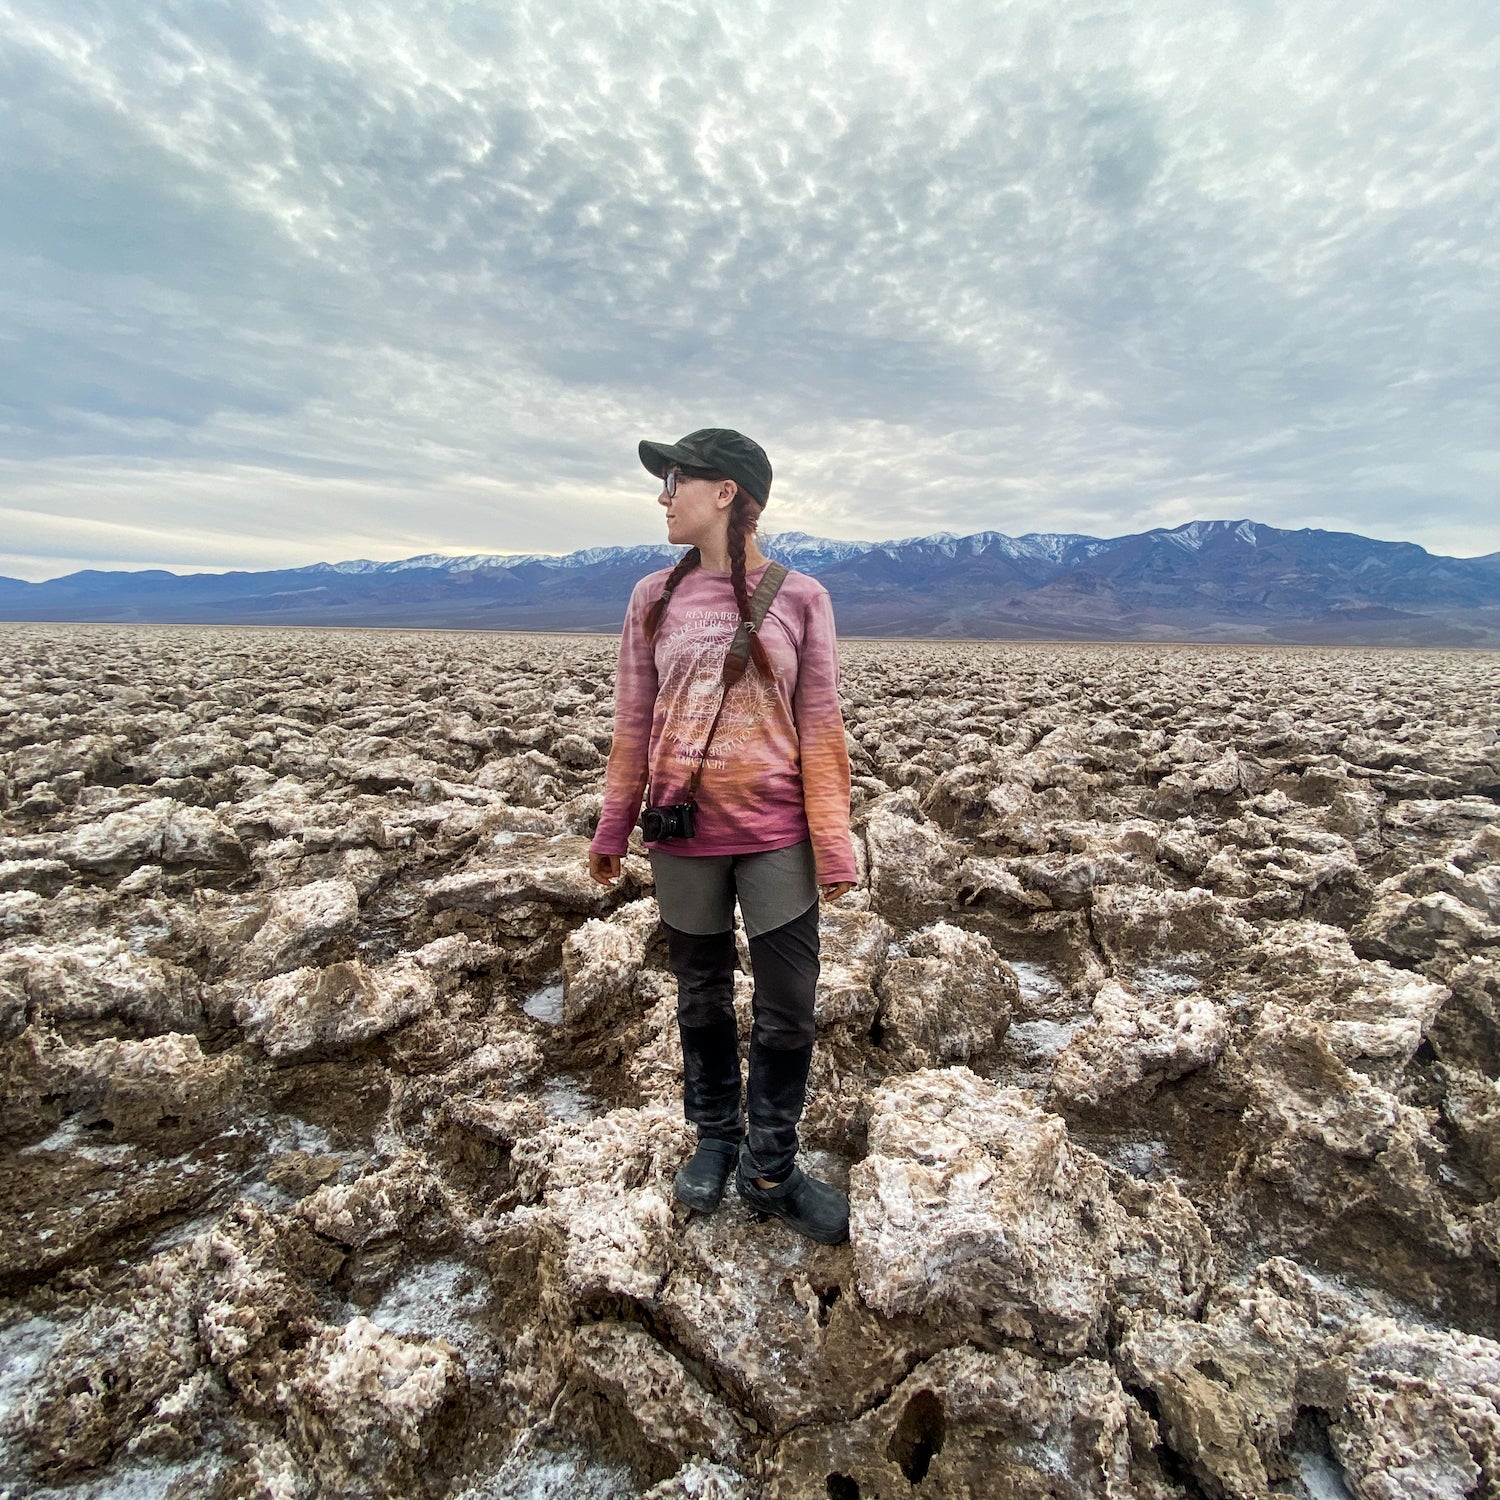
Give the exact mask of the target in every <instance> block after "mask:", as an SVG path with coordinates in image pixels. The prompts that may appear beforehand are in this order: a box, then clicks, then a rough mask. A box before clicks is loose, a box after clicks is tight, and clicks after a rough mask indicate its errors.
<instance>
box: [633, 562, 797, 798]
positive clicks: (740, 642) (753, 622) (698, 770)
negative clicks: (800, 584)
mask: <svg viewBox="0 0 1500 1500" xmlns="http://www.w3.org/2000/svg"><path fill="white" fill-rule="evenodd" d="M789 572H791V569H790V568H788V567H787V566H786V564H785V563H779V562H773V563H772V564H770V566H769V567H767V569H766V571H765V572H764V573H763V574H761V579H760V584H759V586H758V587H757V588H756V590H755V593H754V594H753V595H752V596H751V598H750V618H749V619H748V620H741V621H740V628H739V629H738V630H736V631H735V633H734V639H733V640H732V641H731V642H730V643H729V653H728V655H727V656H725V658H724V674H723V675H724V691H723V692H722V693H721V694H720V695H719V706H718V708H717V709H716V710H715V711H714V718H713V723H712V724H710V725H709V726H708V734H707V736H706V737H705V739H704V741H703V750H702V753H701V754H700V755H699V757H698V764H697V765H696V766H695V767H694V768H693V777H692V780H691V781H689V782H688V789H687V796H686V798H685V799H684V800H686V801H688V802H691V801H692V800H693V798H694V797H695V796H697V793H698V781H699V778H700V777H701V776H702V775H703V767H704V765H705V764H706V763H707V760H708V747H709V745H710V744H711V743H712V742H713V737H714V730H716V729H717V728H718V727H719V715H720V714H722V713H723V712H724V704H725V702H726V700H727V699H728V697H729V689H730V688H732V687H733V686H734V685H735V683H737V682H738V681H739V680H740V678H741V677H743V676H744V675H745V668H746V666H748V665H749V662H750V637H751V635H752V633H753V632H755V631H758V630H759V629H760V628H761V626H762V625H764V624H765V620H766V615H767V613H768V612H769V611H770V608H771V601H772V600H773V599H775V597H776V594H777V591H778V590H779V589H780V588H781V585H782V583H783V582H784V581H785V579H786V576H787V574H788V573H789ZM646 801H647V804H648V805H649V804H650V802H651V795H650V788H649V787H648V788H647V793H646Z"/></svg>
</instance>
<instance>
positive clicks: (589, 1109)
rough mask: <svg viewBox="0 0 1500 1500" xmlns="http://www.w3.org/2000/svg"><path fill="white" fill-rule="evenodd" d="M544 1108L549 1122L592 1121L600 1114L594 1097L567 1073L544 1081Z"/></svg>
mask: <svg viewBox="0 0 1500 1500" xmlns="http://www.w3.org/2000/svg"><path fill="white" fill-rule="evenodd" d="M542 1107H543V1108H544V1109H545V1110H546V1111H547V1118H548V1119H549V1120H592V1119H593V1118H594V1116H595V1115H597V1114H598V1113H599V1106H598V1105H597V1104H596V1103H595V1101H594V1097H593V1095H592V1094H590V1093H589V1092H588V1091H587V1090H586V1089H584V1088H583V1087H582V1085H581V1084H580V1083H579V1082H578V1080H577V1079H576V1078H571V1077H569V1076H568V1075H567V1074H566V1073H555V1074H553V1076H552V1077H551V1078H544V1079H543V1080H542Z"/></svg>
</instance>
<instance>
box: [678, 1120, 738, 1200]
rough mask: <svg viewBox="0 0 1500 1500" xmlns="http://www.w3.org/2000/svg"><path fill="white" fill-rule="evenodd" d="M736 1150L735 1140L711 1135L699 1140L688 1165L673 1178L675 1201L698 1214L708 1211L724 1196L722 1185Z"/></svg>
mask: <svg viewBox="0 0 1500 1500" xmlns="http://www.w3.org/2000/svg"><path fill="white" fill-rule="evenodd" d="M739 1154H740V1144H739V1142H738V1141H720V1140H716V1139H714V1137H713V1136H707V1137H705V1138H704V1139H702V1140H700V1141H699V1142H698V1149H697V1150H696V1151H695V1152H693V1154H692V1156H691V1157H690V1158H689V1160H688V1163H687V1165H686V1166H685V1167H684V1168H683V1169H682V1170H681V1171H680V1172H679V1173H678V1174H677V1176H676V1177H675V1178H673V1180H672V1191H673V1192H674V1193H675V1194H676V1195H677V1201H678V1202H679V1203H685V1204H687V1206H688V1207H689V1208H692V1209H696V1210H697V1211H698V1212H699V1213H700V1214H711V1213H712V1212H713V1211H714V1210H715V1209H716V1208H717V1207H718V1206H719V1200H720V1199H721V1198H722V1197H723V1196H724V1187H725V1185H726V1184H727V1183H728V1181H729V1174H730V1172H732V1171H733V1170H734V1163H735V1158H736V1157H737V1156H738V1155H739Z"/></svg>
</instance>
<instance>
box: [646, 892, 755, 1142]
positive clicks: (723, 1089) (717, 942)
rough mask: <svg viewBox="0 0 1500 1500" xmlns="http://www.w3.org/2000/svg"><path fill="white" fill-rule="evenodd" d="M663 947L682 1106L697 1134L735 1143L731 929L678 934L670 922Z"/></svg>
mask: <svg viewBox="0 0 1500 1500" xmlns="http://www.w3.org/2000/svg"><path fill="white" fill-rule="evenodd" d="M662 926H663V927H665V928H666V931H667V951H668V954H669V959H670V962H671V965H672V972H673V973H674V974H675V975H676V976H677V1032H678V1035H679V1037H680V1038H681V1039H682V1107H683V1114H684V1115H685V1116H686V1118H687V1119H688V1120H689V1121H691V1122H692V1123H693V1124H694V1125H696V1126H697V1127H698V1134H699V1135H700V1136H713V1137H717V1138H718V1139H721V1140H733V1141H738V1140H740V1139H741V1138H742V1137H743V1135H744V1118H743V1116H742V1114H741V1112H740V1082H741V1078H740V1039H739V1026H738V1024H737V1023H736V1021H735V1016H734V973H735V968H736V953H735V946H734V931H733V929H730V930H729V931H727V932H712V933H706V934H700V933H693V932H680V931H678V929H677V928H675V927H673V926H671V925H670V924H669V923H666V922H664V923H662Z"/></svg>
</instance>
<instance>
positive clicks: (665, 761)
mask: <svg viewBox="0 0 1500 1500" xmlns="http://www.w3.org/2000/svg"><path fill="white" fill-rule="evenodd" d="M768 566H769V564H767V563H763V564H762V565H761V566H760V567H758V568H751V569H748V570H747V571H746V574H745V581H746V585H747V587H748V588H749V591H750V592H751V593H752V594H753V593H754V592H755V588H756V585H757V584H759V582H760V580H761V577H762V575H763V574H764V573H765V570H766V568H767V567H768ZM670 571H671V570H670V569H668V568H662V569H660V570H659V571H657V572H655V573H651V574H649V575H648V576H647V577H645V578H643V579H641V581H640V582H639V583H638V584H636V586H635V591H634V592H633V593H632V594H631V596H630V606H629V608H628V609H627V611H626V614H625V629H624V631H623V632H622V633H621V636H620V660H619V674H618V676H617V678H616V680H615V725H614V739H613V742H612V743H611V745H610V752H609V765H608V766H607V767H606V769H605V773H604V807H603V810H602V811H601V812H600V815H599V823H598V826H597V828H596V829H595V832H594V838H593V842H592V843H590V845H589V849H590V851H591V852H593V853H596V854H623V853H624V852H625V848H626V844H627V841H628V840H629V838H630V831H631V829H632V828H633V827H634V826H635V825H636V823H637V820H638V819H639V817H640V811H641V805H642V799H643V794H644V792H645V790H646V786H647V779H648V772H649V779H650V789H651V801H652V802H653V803H656V804H660V803H669V802H680V801H682V800H683V799H684V798H685V797H686V795H687V788H688V782H689V781H690V780H691V779H692V775H693V768H694V766H695V765H697V763H698V760H699V758H700V757H701V755H702V749H703V742H704V740H705V739H706V738H707V736H708V729H709V725H710V724H712V723H713V717H714V712H715V710H716V709H717V708H718V706H719V696H720V693H721V692H722V683H723V679H722V675H721V674H722V672H723V668H724V656H725V653H726V652H727V651H728V650H729V643H730V642H731V640H733V638H734V633H735V630H736V629H737V628H738V626H739V620H740V612H739V609H738V607H737V605H736V603H735V598H734V585H733V584H732V583H731V582H730V576H729V574H728V573H710V572H708V571H707V570H705V569H704V568H701V567H698V568H694V569H693V571H692V572H691V573H689V574H688V575H687V576H686V577H685V578H684V579H683V580H682V582H681V583H679V584H678V585H677V588H676V591H675V592H674V593H673V595H672V599H671V602H670V603H669V604H668V605H667V608H666V611H665V613H664V615H663V616H662V620H661V624H660V625H659V627H658V629H657V632H656V642H655V648H654V649H653V647H652V645H651V644H650V643H649V642H648V641H647V640H646V629H645V616H646V610H647V609H648V608H649V607H650V605H651V603H652V601H653V600H655V599H656V598H657V597H658V596H659V595H660V594H661V591H662V589H663V587H664V586H665V584H666V580H667V576H668V574H669V573H670ZM760 639H761V644H762V645H763V646H764V647H765V648H766V651H767V654H768V655H769V656H770V658H771V666H772V669H773V672H774V679H773V680H771V681H767V680H766V678H765V677H764V676H763V675H762V674H761V672H760V671H759V670H758V669H757V668H756V666H755V661H754V658H753V657H752V658H751V660H750V662H749V664H748V665H747V666H746V668H745V675H744V676H743V677H741V678H740V680H739V681H738V682H737V683H735V685H734V686H733V687H732V688H730V690H729V695H728V698H727V700H726V701H725V704H724V712H723V714H722V715H721V716H720V719H719V727H718V728H717V729H716V730H715V731H714V737H713V743H712V744H711V745H710V746H709V750H708V760H707V764H706V765H705V766H704V768H703V775H702V777H701V778H700V780H699V782H698V793H697V803H698V821H697V832H696V833H695V834H694V836H693V837H692V838H690V839H663V840H661V841H660V842H656V843H648V844H646V848H648V849H661V850H663V851H664V852H665V853H669V854H684V855H710V854H759V853H762V852H764V851H767V850H771V849H785V848H787V847H788V846H790V845H792V844H799V843H801V842H802V841H803V840H804V839H807V838H811V840H812V846H813V855H814V858H815V860H816V863H817V871H818V883H819V884H820V885H831V884H832V883H834V882H835V881H843V880H850V881H852V880H854V879H855V878H856V869H855V864H854V846H853V843H852V841H851V839H850V836H849V753H848V747H847V746H846V745H845V743H844V715H843V710H842V709H841V708H840V706H839V658H838V640H837V636H836V635H835V632H834V622H833V601H832V600H831V599H830V598H829V597H828V590H827V589H826V588H824V587H823V585H822V584H821V583H819V582H818V581H817V580H816V579H815V578H810V577H808V575H807V574H806V573H798V572H795V571H793V572H791V573H788V575H787V577H786V579H785V580H784V581H783V583H782V585H781V588H780V590H779V591H778V592H777V595H776V598H775V599H774V600H773V601H772V604H771V608H770V611H769V612H768V613H767V615H766V619H765V624H764V625H763V626H762V627H761V637H760Z"/></svg>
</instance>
